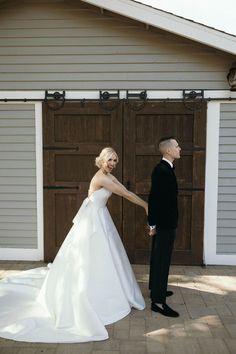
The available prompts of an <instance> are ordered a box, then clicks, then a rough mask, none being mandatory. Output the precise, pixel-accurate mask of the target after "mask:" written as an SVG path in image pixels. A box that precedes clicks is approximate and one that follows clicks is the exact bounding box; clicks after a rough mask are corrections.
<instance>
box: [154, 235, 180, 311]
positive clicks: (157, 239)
mask: <svg viewBox="0 0 236 354" xmlns="http://www.w3.org/2000/svg"><path fill="white" fill-rule="evenodd" d="M175 232H176V230H175V229H157V234H156V235H155V236H153V239H152V250H151V262H150V279H149V289H150V291H151V294H150V297H151V300H152V302H157V303H161V304H163V303H165V302H166V291H167V283H168V275H169V268H170V262H171V254H172V250H173V245H174V240H175Z"/></svg>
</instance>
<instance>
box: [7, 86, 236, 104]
mask: <svg viewBox="0 0 236 354" xmlns="http://www.w3.org/2000/svg"><path fill="white" fill-rule="evenodd" d="M192 90H195V89H194V88H193V89H192ZM55 91H59V92H62V90H49V92H50V93H53V92H55ZM104 91H108V92H110V93H115V92H117V90H109V89H107V90H102V92H104ZM141 91H143V89H142V88H140V90H129V92H130V93H140V92H141ZM187 91H188V92H189V91H191V90H187ZM196 91H199V89H196ZM146 92H147V98H148V99H153V100H154V99H163V100H165V99H182V98H183V90H173V91H168V90H167V91H165V90H146ZM119 93H120V98H121V99H125V98H126V93H127V91H126V90H120V91H119ZM44 97H45V91H41V90H38V91H0V99H2V100H5V99H12V100H14V99H22V100H24V99H26V100H42V101H43V100H44ZM229 97H230V98H236V92H232V91H230V90H204V99H210V98H214V99H223V98H225V99H227V98H229ZM99 98H100V97H99V90H96V91H95V90H91V91H90V90H87V91H79V90H66V91H65V99H66V100H70V99H71V100H72V99H78V100H79V99H94V100H99ZM10 102H11V101H10ZM10 102H9V103H10ZM0 103H8V102H0ZM17 103H23V104H24V103H26V104H27V103H30V102H29V101H27V102H19V101H17ZM32 103H35V102H33V101H32Z"/></svg>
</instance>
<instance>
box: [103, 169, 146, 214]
mask: <svg viewBox="0 0 236 354" xmlns="http://www.w3.org/2000/svg"><path fill="white" fill-rule="evenodd" d="M100 185H101V186H102V187H105V188H106V189H108V190H109V191H111V192H112V193H114V194H117V195H119V196H121V197H123V198H125V199H127V200H129V201H130V202H132V203H134V204H137V205H140V206H141V207H143V208H144V209H145V211H146V214H148V204H147V202H145V200H143V199H141V198H139V197H138V196H137V195H136V194H135V193H133V192H130V191H128V189H126V188H125V186H124V185H123V184H122V183H120V182H119V181H118V180H117V179H116V178H115V177H114V176H112V179H111V178H109V177H107V176H104V177H102V178H101V180H100Z"/></svg>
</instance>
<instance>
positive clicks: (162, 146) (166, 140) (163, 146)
mask: <svg viewBox="0 0 236 354" xmlns="http://www.w3.org/2000/svg"><path fill="white" fill-rule="evenodd" d="M172 140H175V137H174V136H164V137H163V138H161V139H160V140H159V150H160V152H161V153H162V155H163V154H165V153H166V150H167V149H168V147H169V146H170V145H171V141H172Z"/></svg>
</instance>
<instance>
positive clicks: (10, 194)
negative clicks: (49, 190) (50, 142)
mask: <svg viewBox="0 0 236 354" xmlns="http://www.w3.org/2000/svg"><path fill="white" fill-rule="evenodd" d="M35 161H36V156H35V113H34V106H33V105H28V104H0V247H8V248H36V247H37V210H36V163H35Z"/></svg>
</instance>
